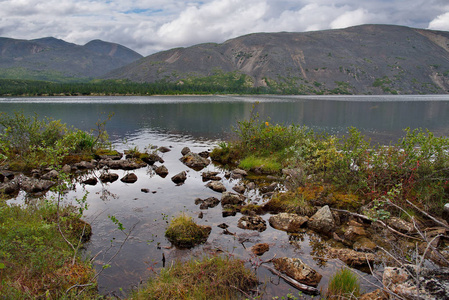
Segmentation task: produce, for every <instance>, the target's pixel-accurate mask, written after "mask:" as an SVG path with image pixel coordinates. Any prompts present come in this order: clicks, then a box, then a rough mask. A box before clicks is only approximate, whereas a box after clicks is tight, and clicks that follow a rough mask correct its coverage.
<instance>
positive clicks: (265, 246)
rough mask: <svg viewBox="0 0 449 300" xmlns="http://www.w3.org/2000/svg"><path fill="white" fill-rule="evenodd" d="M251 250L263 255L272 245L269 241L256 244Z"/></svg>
mask: <svg viewBox="0 0 449 300" xmlns="http://www.w3.org/2000/svg"><path fill="white" fill-rule="evenodd" d="M250 250H251V252H252V253H254V254H255V255H257V256H261V255H263V254H264V253H265V252H267V251H269V250H270V246H269V245H268V244H267V243H259V244H255V245H254V246H252V247H251V248H250Z"/></svg>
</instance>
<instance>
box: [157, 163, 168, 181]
mask: <svg viewBox="0 0 449 300" xmlns="http://www.w3.org/2000/svg"><path fill="white" fill-rule="evenodd" d="M154 172H155V173H156V174H157V175H159V176H161V177H162V178H165V177H167V175H168V169H167V168H166V167H165V166H164V165H162V166H159V167H157V168H156V169H154Z"/></svg>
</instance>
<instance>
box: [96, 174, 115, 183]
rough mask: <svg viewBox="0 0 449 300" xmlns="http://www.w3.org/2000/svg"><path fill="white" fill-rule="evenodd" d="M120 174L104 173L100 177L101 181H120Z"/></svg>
mask: <svg viewBox="0 0 449 300" xmlns="http://www.w3.org/2000/svg"><path fill="white" fill-rule="evenodd" d="M118 177H119V176H118V174H116V173H103V174H101V175H100V181H101V182H103V183H106V182H114V181H116V180H117V179H118Z"/></svg>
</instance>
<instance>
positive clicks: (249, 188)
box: [246, 181, 256, 190]
mask: <svg viewBox="0 0 449 300" xmlns="http://www.w3.org/2000/svg"><path fill="white" fill-rule="evenodd" d="M246 188H247V189H248V190H254V189H255V188H256V184H255V183H254V182H252V181H251V182H250V183H248V184H247V185H246Z"/></svg>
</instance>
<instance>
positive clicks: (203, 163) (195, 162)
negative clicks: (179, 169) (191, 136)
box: [181, 152, 210, 171]
mask: <svg viewBox="0 0 449 300" xmlns="http://www.w3.org/2000/svg"><path fill="white" fill-rule="evenodd" d="M181 161H182V162H183V163H184V164H185V165H186V166H188V167H189V168H192V169H194V170H196V171H199V170H201V169H203V168H205V167H207V166H208V165H209V164H210V160H209V159H207V158H204V157H201V156H199V155H198V154H197V153H192V152H189V153H187V154H186V155H184V156H183V157H182V158H181Z"/></svg>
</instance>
